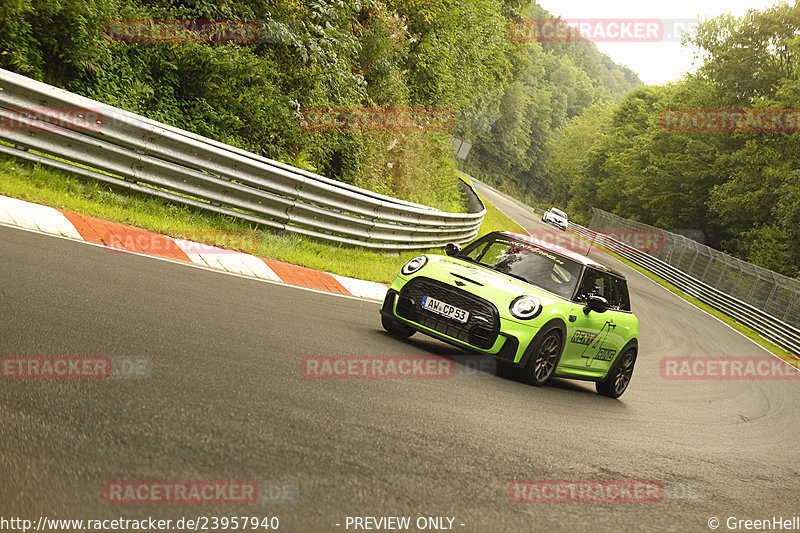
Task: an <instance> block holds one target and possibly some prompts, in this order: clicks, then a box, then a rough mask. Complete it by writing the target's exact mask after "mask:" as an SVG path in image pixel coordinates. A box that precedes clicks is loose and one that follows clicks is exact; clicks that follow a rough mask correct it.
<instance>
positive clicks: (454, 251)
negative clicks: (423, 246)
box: [444, 242, 461, 257]
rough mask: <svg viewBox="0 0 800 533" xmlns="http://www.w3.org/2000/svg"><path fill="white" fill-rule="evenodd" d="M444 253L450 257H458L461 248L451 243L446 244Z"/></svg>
mask: <svg viewBox="0 0 800 533" xmlns="http://www.w3.org/2000/svg"><path fill="white" fill-rule="evenodd" d="M444 253H446V254H447V255H449V256H450V257H453V256H455V255H458V254H460V253H461V246H459V245H457V244H455V243H452V242H450V243H447V244H446V245H445V247H444Z"/></svg>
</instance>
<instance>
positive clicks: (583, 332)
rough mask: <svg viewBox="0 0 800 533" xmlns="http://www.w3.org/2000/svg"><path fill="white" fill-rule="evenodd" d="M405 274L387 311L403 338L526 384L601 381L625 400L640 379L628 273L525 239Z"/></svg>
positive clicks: (422, 260)
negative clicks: (424, 340)
mask: <svg viewBox="0 0 800 533" xmlns="http://www.w3.org/2000/svg"><path fill="white" fill-rule="evenodd" d="M445 250H446V253H447V256H448V257H445V256H441V255H422V256H419V257H415V258H414V259H412V260H410V261H409V262H408V263H406V264H405V265H403V267H402V268H401V269H400V273H399V274H398V275H397V277H395V279H394V281H393V282H392V285H391V287H390V288H389V291H388V292H387V294H386V299H385V300H384V302H383V306H382V307H381V319H382V320H381V321H382V323H383V327H384V328H385V329H386V330H387V331H388V332H389V333H391V334H393V335H395V336H398V337H403V338H405V337H409V336H411V335H412V334H413V333H414V332H416V331H419V332H421V333H424V334H426V335H429V336H431V337H435V338H437V339H440V340H442V341H445V342H448V343H450V344H453V345H455V346H458V347H460V348H465V349H468V350H470V351H472V352H477V353H481V354H486V355H490V356H493V357H495V358H496V359H497V361H498V362H501V363H505V364H509V365H513V366H514V367H516V368H517V369H519V370H520V371H521V372H522V375H523V377H524V379H525V381H527V382H528V383H531V384H532V385H537V386H538V385H543V384H544V383H546V382H547V381H548V380H550V379H551V378H552V377H554V376H555V377H564V378H572V379H582V380H588V381H594V382H595V383H596V388H597V392H599V393H600V394H603V395H605V396H609V397H611V398H618V397H619V396H620V395H622V393H623V392H625V389H626V388H627V387H628V383H629V382H630V380H631V376H632V375H633V366H634V364H635V363H636V356H637V352H638V347H639V345H638V336H639V321H638V320H637V318H636V316H635V315H634V314H633V313H631V308H630V298H629V296H628V285H627V282H626V281H625V277H624V276H622V275H621V274H619V273H617V272H615V271H613V270H611V269H609V268H607V267H604V266H603V265H600V264H598V263H595V262H594V261H592V260H590V259H589V258H587V257H584V256H581V255H578V254H575V253H573V252H568V251H563V250H559V249H556V248H553V247H552V246H549V245H547V244H546V243H543V242H540V241H537V240H536V239H533V238H531V237H528V236H525V235H519V234H516V233H509V232H494V233H490V234H488V235H485V236H484V237H481V238H480V239H478V240H476V241H474V242H472V243H470V244H469V245H467V246H466V247H465V248H464V249H463V250H462V249H461V247H460V246H458V245H456V244H448V245H447V247H446V248H445Z"/></svg>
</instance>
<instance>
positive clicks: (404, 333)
mask: <svg viewBox="0 0 800 533" xmlns="http://www.w3.org/2000/svg"><path fill="white" fill-rule="evenodd" d="M381 325H383V329H385V330H386V331H388V332H389V333H391V334H392V335H394V336H395V337H399V338H401V339H407V338H408V337H410V336H411V335H413V334H414V329H413V328H411V327H409V326H406V325H404V324H401V323H399V322H395V321H394V320H392V319H391V318H389V317H387V316H384V315H381Z"/></svg>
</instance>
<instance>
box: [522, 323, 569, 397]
mask: <svg viewBox="0 0 800 533" xmlns="http://www.w3.org/2000/svg"><path fill="white" fill-rule="evenodd" d="M560 358H561V332H560V331H559V330H557V329H554V330H552V331H548V332H547V333H545V334H544V335H543V336H542V338H541V339H539V340H538V341H537V343H536V346H534V348H533V350H532V351H531V356H530V358H529V359H528V362H527V363H526V364H525V371H524V379H525V381H526V382H527V383H530V384H531V385H534V386H536V387H541V386H542V385H544V384H545V383H547V382H548V381H549V380H550V378H552V377H553V374H555V373H556V367H557V366H558V360H559V359H560Z"/></svg>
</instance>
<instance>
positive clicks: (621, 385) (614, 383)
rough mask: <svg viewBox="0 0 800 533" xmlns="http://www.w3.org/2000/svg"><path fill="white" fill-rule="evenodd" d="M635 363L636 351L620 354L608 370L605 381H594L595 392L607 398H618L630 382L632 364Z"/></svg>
mask: <svg viewBox="0 0 800 533" xmlns="http://www.w3.org/2000/svg"><path fill="white" fill-rule="evenodd" d="M635 363H636V351H635V350H632V349H631V350H628V351H627V352H625V353H623V354H622V355H620V356H619V357H618V358H617V360H616V361H614V365H613V366H612V367H611V370H609V371H608V376H607V377H606V379H605V381H598V382H597V383H595V388H596V389H597V392H598V393H600V394H602V395H603V396H608V397H609V398H619V397H620V396H622V393H623V392H625V389H627V388H628V384H629V383H630V382H631V376H633V365H634V364H635Z"/></svg>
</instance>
